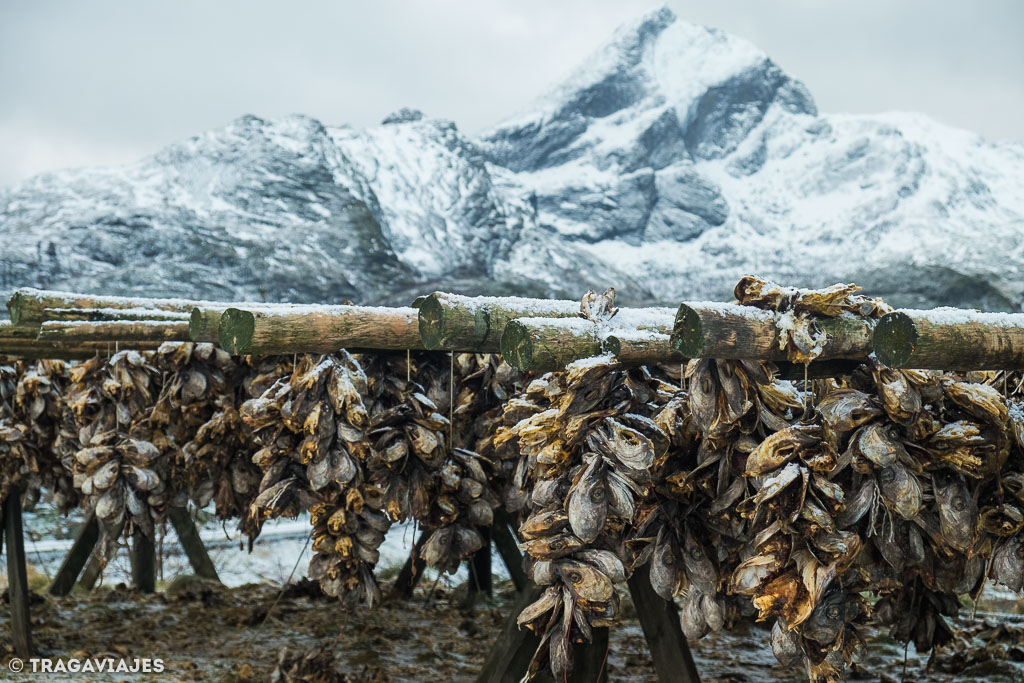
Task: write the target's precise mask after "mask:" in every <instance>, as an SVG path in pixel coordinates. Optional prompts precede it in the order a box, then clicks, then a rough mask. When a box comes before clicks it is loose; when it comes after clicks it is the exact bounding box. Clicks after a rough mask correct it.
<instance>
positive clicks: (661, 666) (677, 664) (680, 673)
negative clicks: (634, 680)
mask: <svg viewBox="0 0 1024 683" xmlns="http://www.w3.org/2000/svg"><path fill="white" fill-rule="evenodd" d="M628 585H629V594H630V596H631V597H632V599H633V606H634V607H635V608H636V615H637V618H638V619H639V620H640V628H642V629H643V632H644V638H645V639H646V640H647V648H648V650H650V653H651V659H652V660H653V663H654V670H655V672H656V673H657V675H658V680H659V681H662V682H668V681H673V682H677V683H699V681H700V675H699V674H698V672H697V665H696V663H695V662H694V661H693V654H692V653H691V652H690V645H689V643H688V642H687V641H686V636H684V635H683V629H682V627H681V626H680V625H679V613H678V611H677V610H676V606H675V604H674V603H670V602H668V601H667V600H665V599H664V598H662V597H661V596H660V595H658V594H657V593H655V592H654V589H653V588H651V581H650V578H649V577H648V571H647V569H646V568H641V569H638V570H637V571H635V572H633V576H631V577H630V578H629V581H628Z"/></svg>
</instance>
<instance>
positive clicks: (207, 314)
mask: <svg viewBox="0 0 1024 683" xmlns="http://www.w3.org/2000/svg"><path fill="white" fill-rule="evenodd" d="M229 308H241V309H244V310H246V311H260V310H268V309H272V310H277V311H280V310H288V311H292V312H294V313H302V312H303V311H307V312H308V311H314V310H318V309H321V308H323V307H322V306H318V305H310V304H210V305H205V306H196V307H195V308H193V309H192V311H191V313H190V314H189V323H188V336H189V338H191V339H192V341H194V342H217V341H219V332H220V319H221V317H222V316H223V315H224V311H226V310H228V309H229Z"/></svg>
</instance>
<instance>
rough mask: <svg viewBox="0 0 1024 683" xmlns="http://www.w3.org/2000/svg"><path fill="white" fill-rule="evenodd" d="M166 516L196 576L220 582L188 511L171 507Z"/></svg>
mask: <svg viewBox="0 0 1024 683" xmlns="http://www.w3.org/2000/svg"><path fill="white" fill-rule="evenodd" d="M167 516H168V517H170V518H171V524H172V525H174V533H176V534H177V535H178V542H179V543H181V547H182V548H183V549H184V550H185V554H186V555H188V561H189V563H190V564H191V565H192V570H193V571H194V572H195V573H196V576H201V577H203V578H204V579H210V580H212V581H220V577H219V576H217V568H216V567H214V566H213V561H212V560H211V559H210V555H209V553H207V552H206V546H204V545H203V540H202V539H201V538H200V537H199V530H198V529H196V524H195V522H194V521H193V520H192V516H191V515H190V514H189V513H188V510H186V509H185V508H180V507H172V508H171V509H170V510H169V511H168V513H167Z"/></svg>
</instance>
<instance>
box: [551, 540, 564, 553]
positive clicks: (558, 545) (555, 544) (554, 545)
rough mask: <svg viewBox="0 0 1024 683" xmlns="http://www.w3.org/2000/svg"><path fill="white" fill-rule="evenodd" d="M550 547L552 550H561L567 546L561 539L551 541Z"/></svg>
mask: <svg viewBox="0 0 1024 683" xmlns="http://www.w3.org/2000/svg"><path fill="white" fill-rule="evenodd" d="M549 545H550V546H551V549H552V550H561V549H562V547H563V546H564V545H565V542H564V541H562V539H560V538H556V539H555V540H553V541H551V543H550V544H549Z"/></svg>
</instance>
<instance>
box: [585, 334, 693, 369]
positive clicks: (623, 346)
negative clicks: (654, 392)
mask: <svg viewBox="0 0 1024 683" xmlns="http://www.w3.org/2000/svg"><path fill="white" fill-rule="evenodd" d="M669 339H670V337H669V335H667V334H663V333H661V332H650V331H645V330H625V331H622V332H616V333H615V334H609V335H608V336H607V337H605V338H604V341H603V343H602V346H601V348H602V350H604V351H607V352H608V353H611V354H612V355H614V356H615V360H616V361H618V362H619V363H622V364H623V365H651V364H655V363H685V362H686V361H687V360H688V359H687V358H686V356H684V355H683V354H681V353H679V352H678V351H676V350H675V349H673V348H672V346H671V345H670V344H669Z"/></svg>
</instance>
